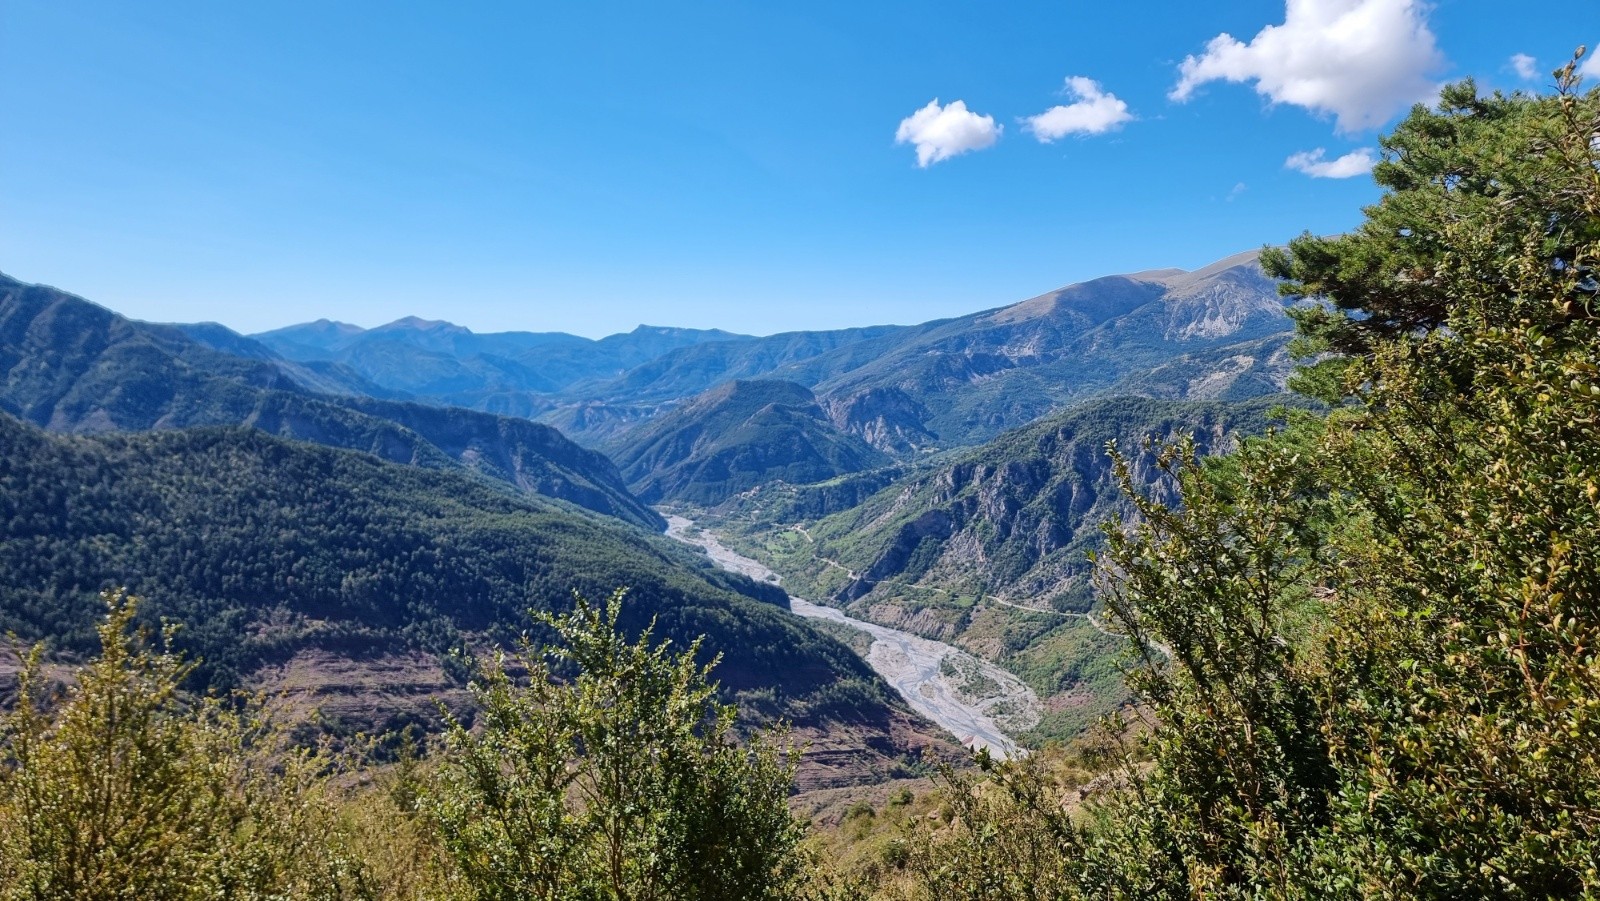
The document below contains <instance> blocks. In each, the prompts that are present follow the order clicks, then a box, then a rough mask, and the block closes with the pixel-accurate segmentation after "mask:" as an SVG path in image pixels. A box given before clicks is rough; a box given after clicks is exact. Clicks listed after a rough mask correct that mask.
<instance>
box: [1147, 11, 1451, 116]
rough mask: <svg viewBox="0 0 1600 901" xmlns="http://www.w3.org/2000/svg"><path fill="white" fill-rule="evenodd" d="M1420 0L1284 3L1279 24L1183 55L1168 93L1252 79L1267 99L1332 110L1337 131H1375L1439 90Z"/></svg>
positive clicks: (1438, 61)
mask: <svg viewBox="0 0 1600 901" xmlns="http://www.w3.org/2000/svg"><path fill="white" fill-rule="evenodd" d="M1427 10H1428V8H1427V6H1425V5H1424V4H1423V3H1422V2H1421V0H1287V6H1286V9H1285V13H1284V21H1283V24H1282V25H1269V26H1267V27H1266V28H1263V29H1261V33H1260V34H1257V35H1256V36H1255V37H1254V38H1252V39H1251V40H1250V43H1248V44H1245V43H1241V42H1240V41H1238V40H1237V39H1235V38H1234V37H1233V36H1232V35H1227V34H1219V35H1217V36H1216V37H1214V38H1212V39H1211V42H1210V43H1208V44H1207V45H1206V50H1205V53H1203V54H1201V55H1200V56H1190V57H1188V58H1186V59H1185V60H1184V61H1183V64H1182V65H1181V66H1180V67H1179V73H1180V77H1179V79H1178V83H1177V85H1175V86H1174V87H1173V89H1172V91H1171V93H1169V94H1168V95H1167V96H1168V97H1170V98H1171V99H1173V100H1176V101H1180V102H1181V101H1185V100H1188V99H1189V98H1190V97H1191V96H1192V95H1193V94H1194V92H1195V89H1196V88H1198V87H1200V86H1201V85H1203V84H1206V83H1207V82H1212V81H1231V82H1247V81H1254V82H1255V87H1256V92H1257V93H1259V94H1261V95H1263V96H1265V97H1267V98H1268V99H1270V100H1271V101H1272V102H1273V103H1288V104H1292V105H1294V106H1301V107H1305V108H1306V109H1309V110H1312V111H1313V112H1318V113H1331V114H1332V115H1333V116H1334V117H1335V118H1336V120H1337V127H1338V130H1339V131H1341V132H1353V131H1358V130H1360V129H1363V128H1374V127H1376V126H1379V125H1382V124H1383V123H1384V122H1386V121H1388V120H1389V118H1390V117H1392V116H1393V115H1394V114H1395V113H1398V112H1400V111H1402V110H1404V109H1405V108H1407V107H1408V106H1410V105H1411V104H1412V103H1416V102H1418V101H1422V100H1426V99H1428V98H1430V97H1432V96H1433V94H1434V93H1435V92H1436V91H1437V90H1438V85H1436V84H1435V83H1434V82H1433V81H1431V80H1430V79H1429V77H1428V75H1429V73H1431V72H1433V71H1435V70H1437V69H1438V68H1439V67H1440V66H1441V65H1442V64H1443V62H1444V57H1443V55H1442V54H1440V52H1439V50H1438V48H1437V47H1436V46H1435V45H1434V37H1433V32H1432V31H1430V30H1429V29H1428V22H1427Z"/></svg>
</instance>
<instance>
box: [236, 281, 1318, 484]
mask: <svg viewBox="0 0 1600 901" xmlns="http://www.w3.org/2000/svg"><path fill="white" fill-rule="evenodd" d="M1258 256H1259V254H1258V253H1257V252H1253V251H1252V252H1248V253H1241V254H1237V255H1235V256H1232V257H1228V258H1227V259H1224V260H1220V261H1218V262H1216V263H1213V264H1211V265H1209V266H1206V267H1204V268H1201V269H1198V270H1195V271H1193V272H1184V271H1182V270H1177V269H1161V270H1151V271H1147V272H1139V273H1134V274H1131V275H1116V276H1108V277H1105V278H1099V279H1094V280H1091V281H1088V282H1082V283H1079V284H1074V285H1069V286H1067V287H1064V288H1061V289H1058V290H1055V291H1051V292H1048V293H1046V294H1042V295H1039V296H1038V297H1034V298H1031V299H1029V300H1025V301H1022V302H1020V303H1015V304H1011V305H1009V306H1004V307H999V308H996V309H992V310H987V311H983V312H979V313H973V314H971V315H968V316H962V317H958V318H955V319H946V320H938V321H933V322H927V323H923V324H920V325H911V326H875V327H870V328H853V329H839V330H833V331H813V332H788V333H784V334H778V335H771V336H768V337H759V338H757V337H749V336H742V335H733V334H729V333H726V332H703V331H691V330H665V329H647V328H646V327H643V326H641V327H640V329H638V330H636V331H634V332H631V333H628V334H626V335H613V336H611V337H609V338H605V339H601V340H600V341H598V342H587V344H585V341H586V339H581V338H574V337H573V336H570V335H556V334H544V335H535V334H531V333H515V332H512V333H499V334H489V335H474V334H473V333H471V332H468V331H466V330H465V329H460V328H459V327H456V326H450V325H448V324H447V323H428V322H423V321H421V320H415V319H403V320H399V321H397V322H394V323H391V324H389V325H387V326H383V327H380V328H378V329H372V330H367V331H352V329H353V328H354V327H350V326H343V327H341V326H338V325H337V324H334V323H326V322H323V323H312V324H309V325H304V326H292V327H290V328H288V329H280V330H278V331H275V332H268V333H264V334H261V335H257V336H255V338H256V339H257V340H259V341H260V342H262V343H263V344H265V345H267V346H269V347H272V348H273V349H275V350H278V351H279V352H280V353H283V354H284V355H285V356H286V357H289V358H291V359H293V360H295V361H297V362H300V363H301V364H307V365H309V364H313V363H320V364H338V365H342V366H346V367H349V368H351V369H352V370H353V371H354V372H355V373H356V374H357V375H359V376H360V377H362V378H364V379H366V380H368V381H371V382H372V383H374V384H376V385H378V386H380V387H382V388H384V389H387V390H392V391H404V392H408V393H411V394H414V395H417V396H418V397H427V398H429V399H432V400H434V401H438V402H441V403H450V404H457V405H465V406H470V407H473V408H476V409H482V410H492V411H494V412H501V413H514V414H516V415H522V416H528V417H531V418H536V419H540V420H541V421H545V422H549V423H552V424H555V425H557V426H558V427H560V428H561V429H562V430H563V431H564V432H565V433H566V434H568V435H569V436H570V437H572V438H573V439H574V440H577V441H579V442H581V443H585V444H588V445H590V446H594V447H602V448H611V449H616V448H618V447H621V446H623V445H624V444H625V443H626V435H627V433H628V432H629V431H631V430H633V429H636V428H638V427H639V425H640V423H642V422H645V421H647V420H649V419H652V418H654V417H655V416H658V415H661V414H662V413H664V412H666V411H667V410H670V409H673V408H675V407H677V406H680V405H682V404H684V403H686V402H687V401H689V400H690V399H691V398H694V397H696V396H698V395H700V394H702V393H704V392H705V391H707V390H709V389H712V388H715V387H716V386H718V385H722V384H725V383H728V382H731V381H739V380H768V379H776V380H781V381H788V382H793V383H795V384H798V385H802V386H804V387H806V388H809V389H810V390H811V391H812V392H813V393H814V394H815V395H816V398H817V402H818V404H820V405H821V407H822V408H823V410H824V411H825V412H826V413H827V414H828V418H829V420H830V421H831V422H832V423H833V424H834V426H835V427H836V428H838V429H839V430H840V431H842V432H844V433H846V434H849V435H853V436H855V437H857V438H859V439H861V440H862V441H865V442H867V443H868V444H870V445H872V446H873V447H874V448H876V449H877V450H879V451H881V452H883V453H886V454H889V455H892V456H895V457H898V458H902V459H905V458H910V457H914V456H916V455H917V454H920V453H928V452H933V451H937V450H943V449H949V448H952V447H964V446H972V445H975V444H979V443H982V442H983V441H986V440H988V439H990V438H993V437H994V436H996V435H998V434H1000V433H1001V432H1003V431H1005V430H1007V429H1010V428H1015V427H1017V426H1020V425H1025V424H1027V423H1029V422H1032V421H1034V420H1036V419H1038V418H1039V417H1041V416H1044V415H1046V414H1048V413H1051V412H1053V411H1055V410H1059V409H1062V408H1063V407H1065V406H1067V405H1068V404H1071V403H1075V402H1077V401H1079V400H1082V399H1084V398H1086V397H1091V396H1094V395H1096V394H1111V393H1155V394H1161V395H1162V396H1170V397H1178V398H1193V399H1202V400H1206V399H1228V398H1246V397H1250V396H1254V395H1256V394H1261V393H1264V392H1270V391H1273V390H1276V386H1280V385H1281V384H1282V381H1283V379H1284V378H1285V376H1286V373H1287V371H1288V359H1287V356H1286V354H1285V353H1284V352H1283V349H1284V345H1285V344H1286V343H1287V335H1288V332H1289V326H1290V324H1289V321H1288V319H1287V317H1286V316H1285V314H1284V303H1285V302H1284V300H1283V298H1281V297H1279V295H1278V293H1277V285H1276V284H1275V283H1274V282H1273V281H1272V280H1271V279H1270V278H1268V277H1267V276H1266V275H1265V274H1264V273H1262V271H1261V268H1260V266H1259V264H1258V263H1257V258H1258ZM585 346H588V347H591V349H592V350H593V351H594V352H595V353H596V354H598V356H597V357H596V359H601V360H603V361H604V365H603V366H601V365H596V366H591V367H589V368H587V369H584V370H583V371H582V372H581V373H579V372H578V370H579V369H582V368H583V367H575V366H574V365H573V363H572V360H573V354H574V353H576V350H575V348H581V347H585ZM401 347H404V348H406V349H407V350H406V353H407V354H408V355H407V356H397V354H398V353H399V348H401ZM601 348H604V351H603V352H602V351H601ZM656 351H659V353H657V354H656V355H655V356H653V357H650V358H648V359H641V358H642V357H644V356H645V355H646V354H647V353H651V352H656ZM398 361H405V363H406V364H407V365H398ZM506 361H512V362H514V363H515V364H516V365H515V367H511V366H508V365H502V364H503V363H505V362H506ZM1163 367H1164V368H1165V369H1166V373H1165V374H1164V375H1162V376H1160V377H1157V378H1152V377H1151V373H1152V371H1153V370H1156V369H1159V368H1163ZM436 368H437V369H438V370H439V374H438V375H437V376H435V375H425V374H424V373H431V372H433V371H434V369H436ZM608 372H609V373H612V374H607V373H608ZM430 386H431V387H430Z"/></svg>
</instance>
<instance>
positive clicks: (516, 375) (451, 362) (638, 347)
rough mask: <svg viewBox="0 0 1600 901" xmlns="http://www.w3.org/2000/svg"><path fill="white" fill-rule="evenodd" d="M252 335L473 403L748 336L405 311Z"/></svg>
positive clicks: (417, 390)
mask: <svg viewBox="0 0 1600 901" xmlns="http://www.w3.org/2000/svg"><path fill="white" fill-rule="evenodd" d="M251 337H253V338H254V339H255V340H256V341H259V342H260V343H262V344H263V345H265V346H267V347H269V348H271V349H272V350H274V351H275V352H277V353H279V354H281V355H282V356H284V357H285V358H287V359H290V360H294V361H296V362H301V363H313V362H323V363H337V364H340V365H343V366H346V367H348V368H349V369H350V370H351V371H353V372H355V373H357V374H359V375H360V376H362V377H363V378H366V379H368V380H370V381H372V382H373V383H375V384H379V385H383V386H384V387H387V388H390V389H393V390H399V391H405V392H408V393H412V394H420V395H426V396H428V397H431V398H434V399H436V400H441V401H446V402H449V403H454V404H457V405H460V406H468V407H475V408H482V407H483V405H484V404H486V403H487V402H488V401H487V399H488V398H490V397H495V396H499V395H505V394H512V395H516V394H523V393H532V394H553V393H556V392H560V391H563V390H565V389H568V388H571V387H572V386H574V385H575V384H578V383H581V382H585V381H591V380H599V379H609V378H615V377H616V376H618V375H619V374H621V373H622V372H625V371H627V370H628V369H631V368H633V367H634V366H638V365H640V364H642V363H645V362H647V361H649V360H651V359H654V358H656V357H658V356H660V355H661V354H664V353H667V352H668V351H671V350H675V349H677V348H680V347H687V346H691V345H695V344H701V343H710V342H719V341H731V340H740V339H743V338H745V337H747V336H744V335H735V334H732V333H730V332H724V331H721V330H719V329H687V328H668V327H662V326H649V325H641V326H639V327H638V328H636V329H634V330H633V331H631V332H628V333H626V334H617V335H610V336H608V337H605V338H601V339H598V340H591V339H589V338H582V337H579V336H577V335H569V334H566V333H565V332H489V333H483V334H479V333H477V332H473V331H471V330H470V329H466V328H463V327H462V326H459V325H455V324H452V323H449V322H443V321H439V320H427V319H421V318H418V317H416V316H406V317H404V318H401V319H397V320H395V321H394V322H390V323H388V324H386V325H380V326H378V327H376V328H371V329H363V328H361V327H359V326H354V325H350V324H348V323H342V322H332V321H329V320H326V319H321V320H317V321H316V322H311V323H306V324H303V325H292V326H288V327H286V328H281V329H275V330H273V331H269V332H262V333H260V334H257V335H253V336H251Z"/></svg>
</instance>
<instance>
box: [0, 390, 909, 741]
mask: <svg viewBox="0 0 1600 901" xmlns="http://www.w3.org/2000/svg"><path fill="white" fill-rule="evenodd" d="M0 529H3V530H4V534H5V540H4V541H3V542H0V630H6V631H14V632H16V633H17V634H18V635H19V636H20V637H21V638H23V639H24V640H35V639H41V638H43V639H48V640H50V642H51V643H52V645H53V646H55V647H57V648H58V649H61V650H66V651H72V652H81V651H84V650H86V649H87V648H88V647H89V645H90V643H91V639H92V636H93V625H94V623H95V621H96V619H97V617H98V616H99V615H100V614H101V613H102V612H103V609H104V608H103V605H102V604H101V602H100V601H99V598H98V593H99V591H100V590H101V589H102V588H106V587H111V586H125V587H127V588H129V589H130V590H132V591H135V592H137V593H139V594H141V595H143V596H144V597H145V598H146V599H147V601H146V608H145V614H146V615H147V616H148V617H150V618H152V619H155V618H160V617H170V618H172V619H173V620H175V621H177V622H179V623H181V624H182V625H183V629H182V631H181V632H180V633H179V639H178V640H179V642H180V644H181V646H182V648H183V649H184V650H186V651H188V652H190V653H192V654H194V655H196V656H198V657H199V658H200V659H201V660H202V661H203V664H202V668H201V674H202V677H203V679H204V680H205V681H208V682H210V683H211V684H214V685H229V684H236V683H237V682H238V681H239V680H240V679H242V678H244V677H245V676H247V675H248V674H250V673H251V672H252V671H254V670H255V669H257V668H258V667H260V666H262V665H263V664H265V663H269V662H276V661H282V660H285V659H287V658H288V657H290V656H292V655H294V654H296V653H298V652H300V651H303V650H306V649H321V650H326V651H331V652H333V653H334V654H335V655H336V656H337V655H342V656H346V657H357V658H359V657H361V656H362V655H366V654H373V653H384V652H389V651H394V650H397V649H399V650H404V649H411V650H421V651H426V652H429V653H435V654H436V653H440V652H444V651H447V650H449V649H450V648H453V647H458V646H460V645H461V644H462V642H463V641H470V642H477V641H480V640H481V638H474V637H473V636H488V637H498V638H501V639H504V638H507V637H509V636H511V635H513V634H515V633H517V632H518V631H520V630H521V629H523V628H524V627H525V626H527V624H528V621H527V619H526V615H525V614H526V610H527V609H528V608H529V607H530V606H531V607H536V608H540V609H547V610H548V609H561V608H564V607H565V606H568V605H569V604H570V599H571V596H572V592H573V591H580V592H583V593H584V594H586V595H587V596H590V597H602V596H605V595H606V594H608V593H609V592H611V591H612V589H614V588H616V587H618V586H627V587H628V588H629V589H630V594H629V600H628V604H627V607H626V611H627V612H626V614H625V617H624V622H625V624H626V625H627V626H628V627H629V628H630V629H635V630H636V629H638V628H639V627H641V626H642V625H643V624H644V623H645V622H646V621H648V620H649V619H650V618H651V617H656V618H658V619H659V622H660V631H661V632H662V633H664V634H665V635H667V636H669V637H673V638H674V639H676V640H678V641H680V642H688V641H690V640H692V639H693V638H694V637H695V636H698V635H702V634H704V635H706V636H708V638H707V643H706V651H707V653H720V654H722V655H723V663H722V665H721V666H720V667H719V668H718V670H717V676H718V678H719V679H721V680H722V682H723V683H724V685H725V686H726V687H728V688H729V689H730V690H732V691H734V692H738V693H742V694H744V695H747V696H749V697H752V698H756V697H758V696H759V698H763V699H765V700H764V701H762V703H763V704H765V705H766V707H767V708H768V709H767V711H766V712H767V713H768V714H777V713H782V714H787V715H791V716H798V717H814V716H822V715H828V714H829V713H830V711H831V712H832V713H833V714H839V715H848V716H854V715H856V714H855V713H852V712H851V711H852V709H855V710H856V711H857V712H859V713H860V715H862V716H866V717H869V718H870V717H872V716H876V715H881V714H883V713H884V711H885V708H886V707H887V705H888V704H889V703H890V698H891V693H890V692H888V690H887V689H886V687H885V686H884V685H883V683H882V682H881V681H879V680H878V679H877V677H876V676H875V675H874V674H873V673H872V672H871V671H870V670H868V669H867V668H866V665H865V664H864V663H862V662H861V660H860V658H858V657H856V656H855V655H854V654H853V653H852V652H850V651H849V650H848V649H847V648H845V647H844V646H843V645H841V644H839V643H837V642H835V641H833V640H832V639H828V638H824V637H822V636H819V635H818V634H816V633H815V632H813V631H811V630H810V629H808V628H806V627H804V626H803V625H801V623H800V621H799V620H797V619H795V618H793V617H792V616H791V615H789V614H788V613H787V612H786V609H785V604H786V600H785V597H784V595H783V593H782V592H781V591H780V590H778V589H776V588H774V587H770V586H764V585H760V584H757V583H754V582H751V581H750V580H748V579H745V578H743V577H740V576H735V575H731V574H728V573H725V572H723V571H721V570H717V569H715V568H713V567H711V566H710V565H709V564H708V563H706V562H705V561H704V560H703V559H702V558H699V557H698V556H697V555H694V554H692V553H691V552H689V551H687V550H686V549H684V548H682V547H681V546H679V545H677V544H676V543H674V542H671V541H668V540H666V539H662V538H656V537H653V536H650V535H647V534H645V533H643V532H641V531H639V530H637V529H633V528H631V527H627V526H622V525H613V524H610V523H609V522H607V521H605V520H604V519H602V518H598V517H594V516H592V515H588V514H586V513H580V512H578V511H576V510H575V509H574V508H568V507H564V506H561V505H559V504H556V503H553V502H548V501H544V500H541V499H537V498H531V497H517V496H513V495H510V494H508V493H507V492H505V491H502V490H498V489H496V488H493V487H491V486H488V485H485V484H482V483H480V482H478V481H477V480H475V479H473V478H471V477H468V476H467V475H465V474H456V473H450V472H437V471H429V470H424V469H418V468H415V467H407V466H400V465H395V464H389V463H385V462H382V461H380V460H378V459H376V458H373V457H371V456H368V455H365V454H360V453H354V452H350V451H343V450H334V449H329V448H322V447H316V446H313V445H308V444H302V443H299V442H293V441H285V440H283V439H279V438H275V437H272V436H269V435H266V434H263V433H261V432H259V431H254V430H249V429H238V428H207V429H198V430H184V431H160V432H152V433H146V434H137V435H129V434H112V435H102V436H95V437H67V436H58V435H51V434H47V433H45V432H42V431H40V430H38V429H37V428H34V427H32V426H29V425H26V424H24V423H22V422H19V421H17V420H16V419H14V418H12V417H10V416H5V415H3V414H0ZM752 692H753V693H755V694H751V693H752Z"/></svg>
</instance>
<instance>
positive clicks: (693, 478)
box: [613, 380, 889, 504]
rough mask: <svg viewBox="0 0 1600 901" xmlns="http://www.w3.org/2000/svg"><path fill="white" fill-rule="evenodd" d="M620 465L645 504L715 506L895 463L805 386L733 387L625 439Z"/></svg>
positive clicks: (775, 383) (757, 384) (702, 398)
mask: <svg viewBox="0 0 1600 901" xmlns="http://www.w3.org/2000/svg"><path fill="white" fill-rule="evenodd" d="M613 452H614V454H615V457H616V460H617V465H618V466H619V467H621V469H622V472H623V476H624V477H625V478H627V479H628V482H629V484H630V485H631V486H632V487H633V489H634V491H635V492H636V493H637V494H638V495H639V497H641V498H643V499H645V500H646V501H650V502H655V501H661V500H675V501H689V502H692V503H698V504H715V503H718V502H720V501H722V500H724V499H726V498H727V497H728V496H729V495H732V494H735V493H737V492H740V491H744V490H746V489H748V488H751V487H754V486H756V485H760V484H764V483H768V482H773V481H784V482H792V483H806V482H819V481H823V480H825V479H831V478H833V477H835V476H838V475H842V474H845V473H851V472H859V471H861V470H864V469H870V468H872V467H875V466H881V465H884V464H886V463H888V462H889V461H888V458H887V457H885V456H884V455H883V454H881V453H879V452H878V451H876V450H874V449H873V448H871V447H870V446H868V445H867V444H866V443H865V442H863V441H861V440H860V439H858V438H855V437H852V436H850V435H846V434H844V433H843V432H841V431H839V430H838V429H837V428H835V427H834V425H833V424H832V423H831V422H829V421H828V417H827V415H826V414H825V413H824V412H823V410H822V407H821V406H820V405H819V404H818V403H817V399H816V397H815V395H813V394H812V393H811V391H810V390H808V389H807V388H806V387H805V386H803V385H797V384H794V383H793V382H781V381H772V380H761V381H733V382H729V383H727V384H725V385H722V386H719V387H717V388H713V389H712V390H710V391H707V392H706V393H704V394H702V395H700V396H699V397H697V398H695V399H693V400H691V401H689V402H688V403H686V404H684V405H683V406H682V407H679V408H678V409H675V410H672V411H671V412H668V413H664V414H662V415H661V416H659V417H657V418H655V419H653V420H651V421H650V422H648V423H646V424H644V425H642V426H640V427H638V428H636V429H634V430H632V431H629V432H627V433H625V434H624V435H623V437H622V438H621V439H620V440H619V442H618V443H617V444H616V445H615V446H614V448H613Z"/></svg>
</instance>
